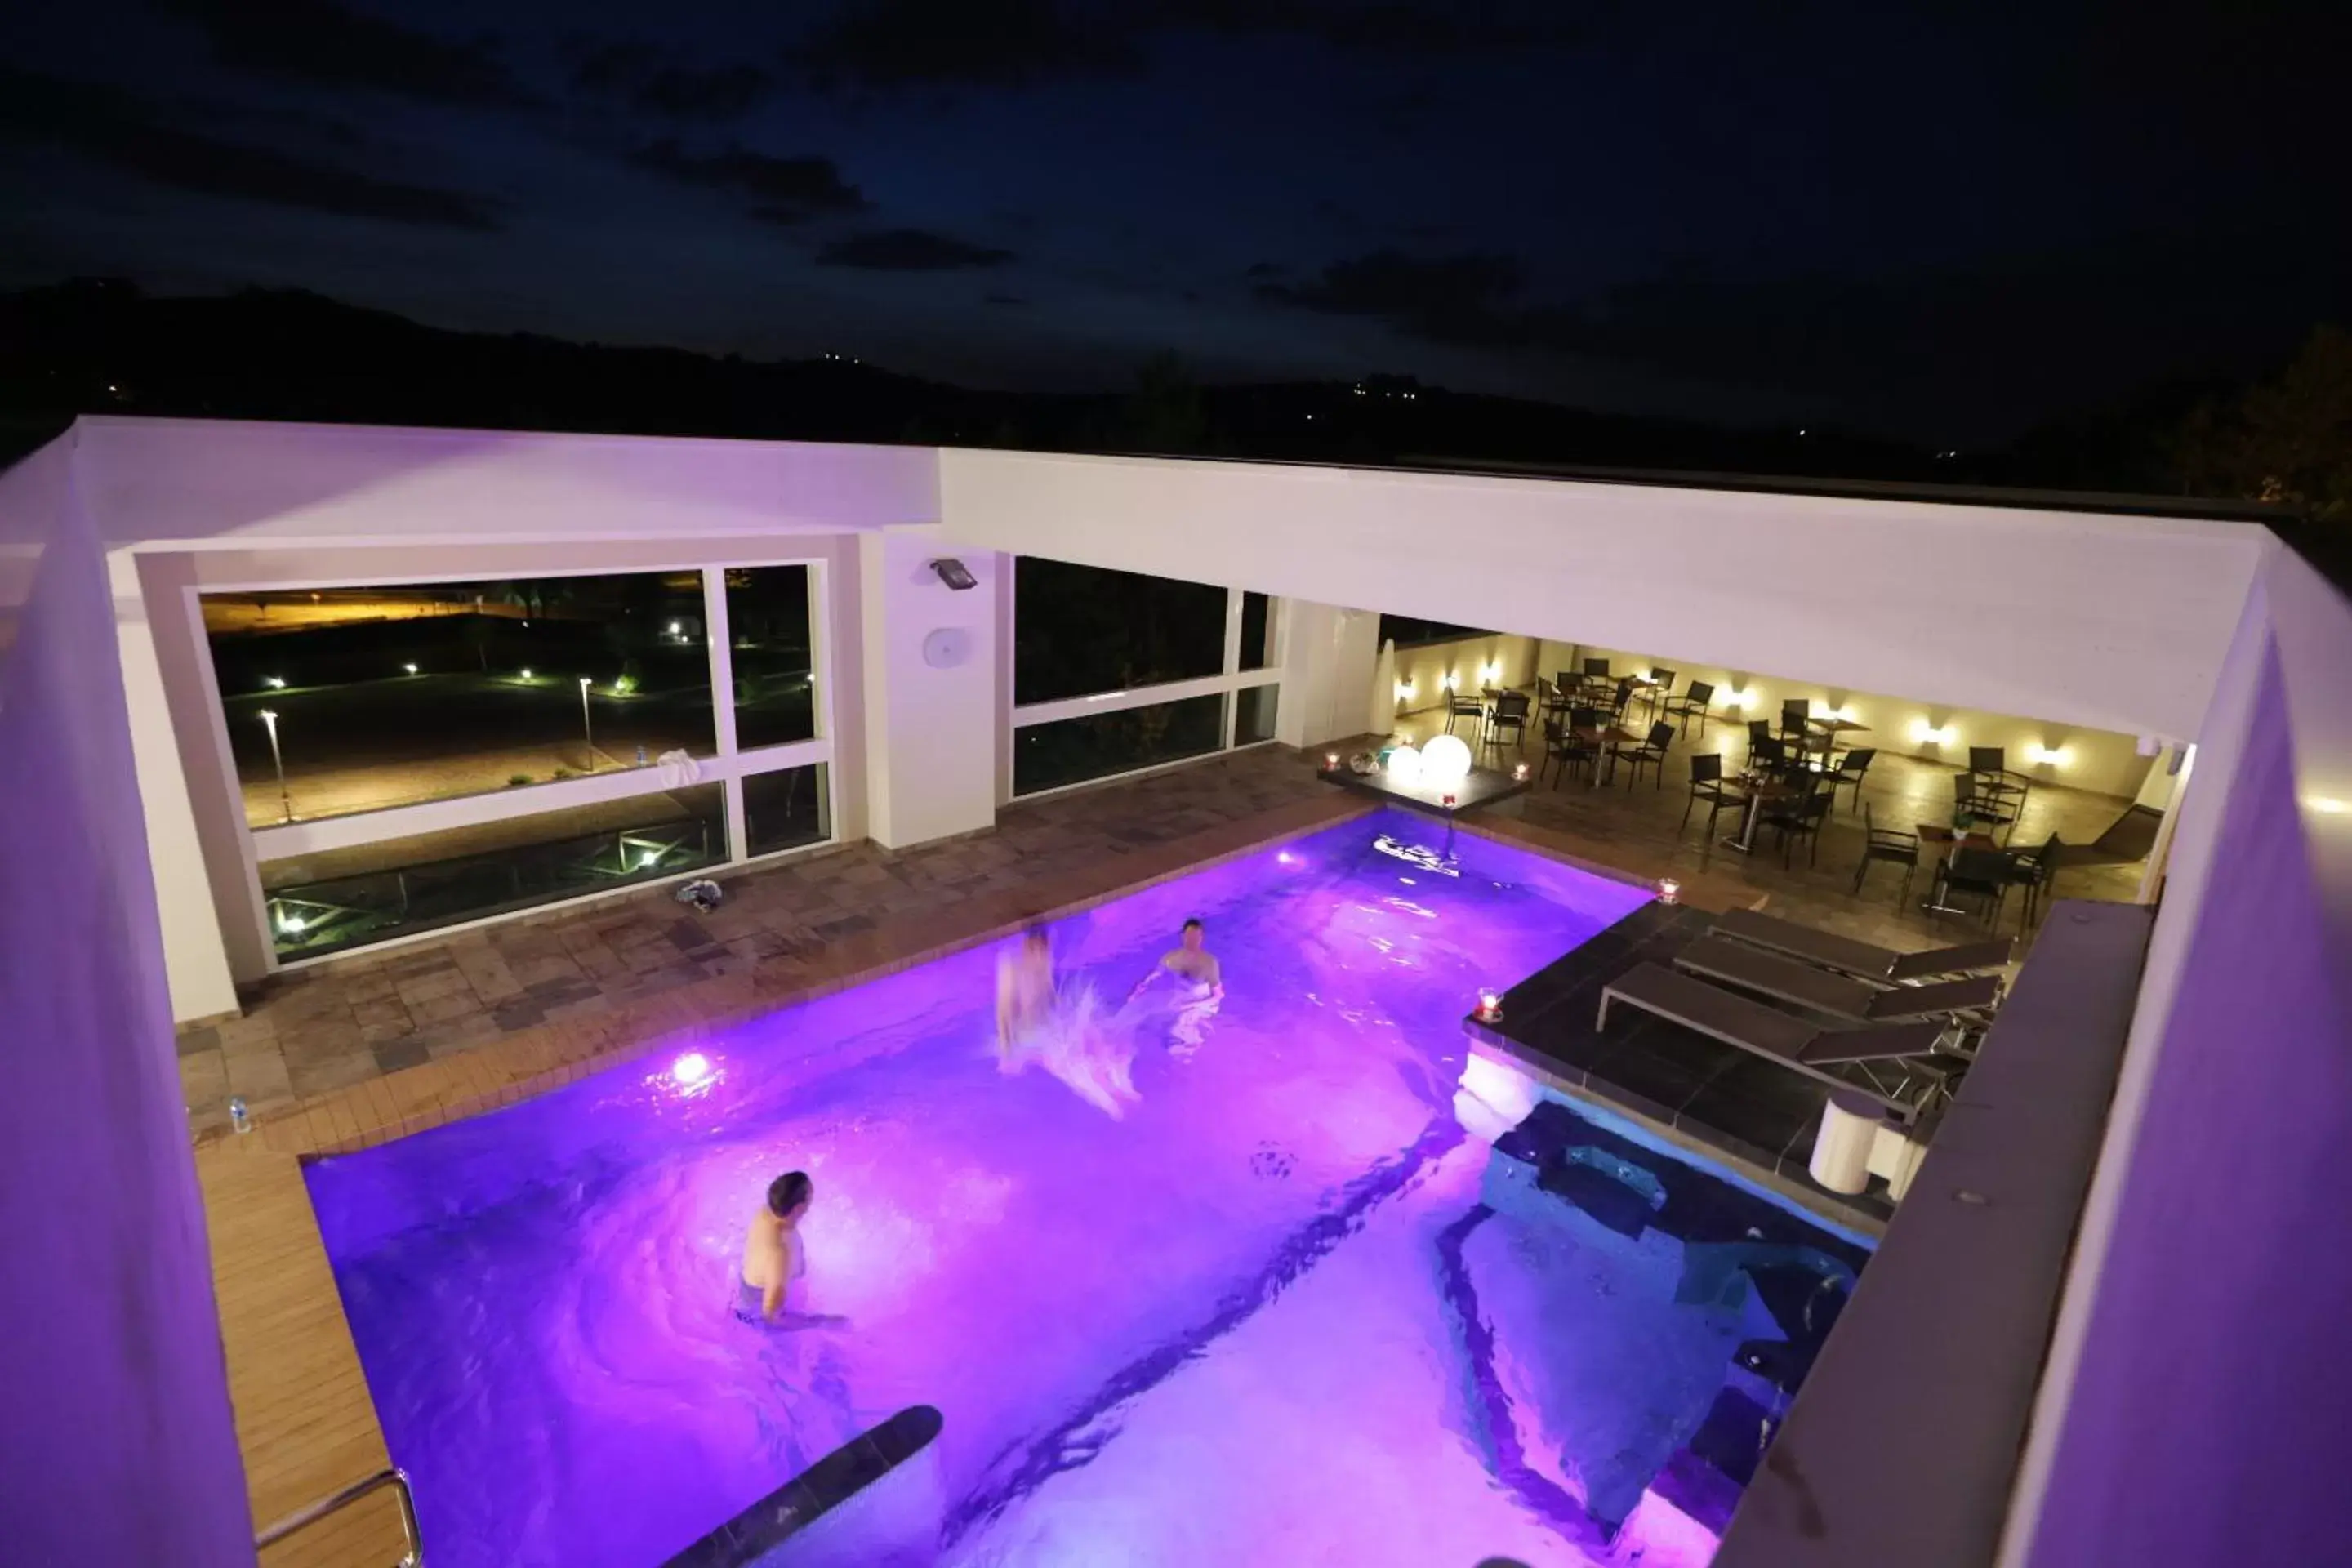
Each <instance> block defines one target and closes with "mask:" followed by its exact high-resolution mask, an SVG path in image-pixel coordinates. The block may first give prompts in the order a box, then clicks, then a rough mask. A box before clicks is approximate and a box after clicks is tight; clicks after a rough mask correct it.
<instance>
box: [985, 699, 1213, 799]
mask: <svg viewBox="0 0 2352 1568" xmlns="http://www.w3.org/2000/svg"><path fill="white" fill-rule="evenodd" d="M1224 730H1225V699H1224V697H1223V694H1221V693H1212V694H1211V695H1209V696H1206V697H1187V698H1184V699H1181V700H1178V701H1174V702H1154V703H1151V704H1150V705H1149V706H1146V707H1141V708H1120V709H1115V710H1112V711H1110V712H1108V713H1087V714H1084V715H1082V716H1080V717H1078V718H1075V719H1063V720H1058V721H1054V722H1051V723H1045V724H1032V725H1029V726H1027V727H1025V728H1023V729H1020V730H1016V731H1014V732H1013V794H1015V795H1034V794H1035V793H1036V792H1037V791H1039V790H1046V789H1058V788H1060V787H1061V786H1062V785H1064V784H1080V783H1083V782H1085V781H1086V780H1088V779H1098V778H1105V777H1108V775H1110V774H1112V773H1132V772H1134V771H1135V770H1136V769H1138V768H1148V767H1152V766H1155V765H1157V764H1159V763H1173V762H1179V761H1181V760H1182V759H1184V758H1186V757H1198V756H1203V755H1206V754H1207V753H1208V752H1213V751H1217V750H1219V749H1220V748H1221V747H1223V745H1224V743H1225V738H1224Z"/></svg>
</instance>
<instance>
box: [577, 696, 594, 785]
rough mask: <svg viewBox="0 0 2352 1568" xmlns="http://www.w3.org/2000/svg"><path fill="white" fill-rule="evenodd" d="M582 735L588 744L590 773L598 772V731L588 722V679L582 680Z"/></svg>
mask: <svg viewBox="0 0 2352 1568" xmlns="http://www.w3.org/2000/svg"><path fill="white" fill-rule="evenodd" d="M580 733H581V734H582V735H583V736H584V737H585V738H586V739H587V742H588V771H589V772H590V773H594V772H595V771H596V731H595V729H594V728H593V726H592V725H591V724H590V723H589V721H588V678H587V677H586V676H584V675H583V676H582V677H581V678H580Z"/></svg>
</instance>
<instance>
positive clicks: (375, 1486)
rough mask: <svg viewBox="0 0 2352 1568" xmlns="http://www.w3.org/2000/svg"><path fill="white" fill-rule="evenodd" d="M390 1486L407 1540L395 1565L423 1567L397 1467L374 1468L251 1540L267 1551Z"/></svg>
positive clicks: (421, 1546) (412, 1506)
mask: <svg viewBox="0 0 2352 1568" xmlns="http://www.w3.org/2000/svg"><path fill="white" fill-rule="evenodd" d="M386 1487H390V1488H391V1489H393V1495H394V1497H395V1498H396V1499H398V1500H399V1502H400V1533H401V1536H402V1537H403V1539H404V1540H405V1541H406V1542H407V1543H408V1554H407V1555H406V1556H404V1557H403V1558H402V1559H401V1560H400V1563H399V1564H398V1568H425V1537H424V1536H423V1535H422V1534H421V1533H419V1531H417V1528H416V1497H415V1493H414V1492H412V1491H410V1490H409V1487H408V1473H407V1472H406V1471H404V1470H402V1469H400V1468H396V1467H395V1468H392V1469H388V1470H378V1471H377V1472H376V1473H375V1474H374V1475H372V1476H370V1477H368V1479H365V1480H363V1481H353V1482H352V1484H351V1485H350V1486H347V1487H345V1488H344V1489H342V1490H341V1491H339V1492H336V1493H334V1494H333V1495H332V1496H331V1497H323V1498H320V1500H318V1501H317V1502H314V1503H312V1504H310V1506H309V1507H307V1508H299V1509H296V1510H294V1511H293V1512H292V1513H289V1514H288V1515H287V1516H286V1517H285V1518H284V1519H281V1520H279V1521H278V1522H277V1523H275V1524H273V1525H271V1526H270V1527H269V1528H268V1529H267V1530H265V1531H262V1532H261V1533H260V1535H258V1536H257V1537H256V1538H255V1539H254V1542H253V1549H254V1551H255V1552H267V1551H268V1549H269V1548H271V1547H273V1546H275V1545H277V1544H278V1542H281V1541H283V1540H285V1539H286V1538H287V1537H288V1536H289V1535H291V1534H293V1533H294V1532H295V1531H299V1530H307V1529H309V1528H310V1526H311V1525H314V1524H316V1523H318V1522H319V1521H320V1520H322V1519H324V1518H326V1517H327V1516H328V1515H329V1514H331V1513H333V1512H335V1511H336V1510H338V1509H341V1508H346V1507H348V1506H350V1505H351V1504H352V1503H355V1502H357V1501H359V1500H360V1499H362V1498H363V1497H366V1496H368V1495H369V1494H371V1493H373V1492H378V1491H382V1490H383V1489H384V1488H386Z"/></svg>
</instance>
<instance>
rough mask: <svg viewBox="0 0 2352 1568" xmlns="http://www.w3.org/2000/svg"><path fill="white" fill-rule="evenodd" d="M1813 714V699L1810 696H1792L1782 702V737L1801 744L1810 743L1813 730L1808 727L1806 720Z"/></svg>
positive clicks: (1792, 742)
mask: <svg viewBox="0 0 2352 1568" xmlns="http://www.w3.org/2000/svg"><path fill="white" fill-rule="evenodd" d="M1812 716H1813V700H1812V699H1811V698H1810V697H1791V698H1790V699H1789V700H1787V701H1785V702H1783V703H1781V704H1780V739H1782V740H1783V741H1787V742H1790V743H1791V744H1794V745H1799V746H1802V745H1805V744H1806V743H1808V742H1810V741H1811V739H1812V731H1811V729H1809V728H1807V725H1806V721H1808V720H1810V719H1811V717H1812Z"/></svg>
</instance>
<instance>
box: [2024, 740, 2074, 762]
mask: <svg viewBox="0 0 2352 1568" xmlns="http://www.w3.org/2000/svg"><path fill="white" fill-rule="evenodd" d="M2025 760H2026V761H2027V762H2029V763H2032V764H2033V765H2034V766H2036V767H2049V768H2055V767H2062V766H2063V765H2064V764H2065V762H2066V748H2065V747H2063V746H2045V745H2043V744H2042V742H2039V741H2037V742H2034V743H2033V744H2032V745H2030V746H2028V747H2026V748H2025Z"/></svg>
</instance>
